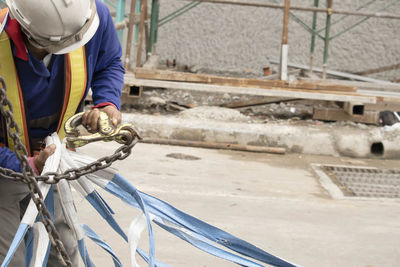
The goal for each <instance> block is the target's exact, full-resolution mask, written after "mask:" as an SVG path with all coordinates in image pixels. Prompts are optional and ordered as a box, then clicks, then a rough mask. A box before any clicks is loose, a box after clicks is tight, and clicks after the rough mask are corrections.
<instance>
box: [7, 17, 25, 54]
mask: <svg viewBox="0 0 400 267" xmlns="http://www.w3.org/2000/svg"><path fill="white" fill-rule="evenodd" d="M5 30H6V32H7V34H8V36H9V37H10V38H11V40H12V41H13V43H14V55H15V56H16V57H18V58H20V59H22V60H25V61H28V52H27V51H26V46H25V43H24V40H23V39H22V32H21V27H20V25H19V23H18V21H17V20H15V19H12V18H10V16H9V17H8V20H7V23H6V28H5Z"/></svg>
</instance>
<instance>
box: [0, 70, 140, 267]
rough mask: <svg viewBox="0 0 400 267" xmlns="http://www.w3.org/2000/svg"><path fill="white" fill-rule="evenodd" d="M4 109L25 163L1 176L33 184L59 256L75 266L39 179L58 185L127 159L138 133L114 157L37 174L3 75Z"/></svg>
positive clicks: (0, 86) (32, 192)
mask: <svg viewBox="0 0 400 267" xmlns="http://www.w3.org/2000/svg"><path fill="white" fill-rule="evenodd" d="M0 111H1V115H2V116H3V117H4V119H5V121H6V124H7V133H8V136H9V137H10V138H11V139H12V140H13V142H14V147H15V154H16V156H17V158H18V159H19V160H20V162H21V165H22V173H18V172H15V171H12V170H10V169H6V168H2V167H0V175H1V177H2V178H7V179H10V180H13V181H19V182H23V183H26V184H27V185H28V187H29V191H30V195H31V198H32V200H33V202H34V203H35V205H36V207H37V209H38V212H39V217H40V221H41V222H42V223H43V224H44V226H45V228H46V230H47V233H48V235H49V239H50V242H51V245H52V246H53V247H55V249H56V250H57V254H58V258H59V260H60V262H61V264H62V266H72V262H71V260H70V259H69V256H68V254H67V252H66V250H65V248H64V245H63V243H62V241H61V239H60V234H59V233H58V232H57V230H56V228H55V226H54V223H53V222H52V220H51V216H50V213H49V211H48V210H47V208H46V205H45V203H44V197H43V194H42V192H41V191H40V188H39V186H38V183H37V182H38V181H41V182H44V183H46V184H56V183H58V182H59V181H60V180H62V179H66V180H69V181H70V180H76V179H78V178H79V177H81V176H83V175H87V174H90V173H93V172H96V171H98V170H102V169H104V168H107V167H109V166H111V164H112V163H113V162H115V161H117V160H123V159H125V158H127V157H128V156H129V155H130V153H131V151H132V148H133V146H134V145H135V144H136V143H137V142H138V141H139V138H138V136H135V138H134V140H133V142H132V143H130V144H126V145H122V146H121V147H119V148H118V149H117V150H116V151H115V153H114V154H112V155H111V156H106V157H103V158H100V159H98V160H96V161H94V162H93V163H90V164H88V165H86V166H83V167H80V168H72V169H69V170H67V171H65V172H64V173H55V172H51V173H46V174H45V175H41V176H35V175H34V171H33V170H32V168H31V166H30V165H29V162H28V153H27V150H26V147H25V146H24V144H22V142H21V139H20V132H19V127H18V125H17V123H15V120H14V117H13V108H12V105H11V103H10V101H9V100H8V98H7V94H6V84H5V81H4V79H3V78H2V77H1V76H0Z"/></svg>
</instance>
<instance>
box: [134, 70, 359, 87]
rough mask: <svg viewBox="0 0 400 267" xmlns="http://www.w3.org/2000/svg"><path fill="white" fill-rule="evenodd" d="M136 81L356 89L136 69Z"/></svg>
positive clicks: (317, 83)
mask: <svg viewBox="0 0 400 267" xmlns="http://www.w3.org/2000/svg"><path fill="white" fill-rule="evenodd" d="M134 73H135V75H136V78H137V79H150V80H164V81H176V82H197V83H206V84H215V85H223V86H240V87H255V88H265V89H269V88H276V87H279V88H282V87H284V88H291V89H304V90H323V91H344V92H356V91H357V87H355V86H348V85H337V84H328V83H323V82H320V81H318V82H310V81H302V80H300V81H295V82H287V81H281V80H260V79H246V78H233V77H222V76H213V75H206V74H194V73H187V72H175V71H168V70H156V69H144V68H136V69H135V70H134Z"/></svg>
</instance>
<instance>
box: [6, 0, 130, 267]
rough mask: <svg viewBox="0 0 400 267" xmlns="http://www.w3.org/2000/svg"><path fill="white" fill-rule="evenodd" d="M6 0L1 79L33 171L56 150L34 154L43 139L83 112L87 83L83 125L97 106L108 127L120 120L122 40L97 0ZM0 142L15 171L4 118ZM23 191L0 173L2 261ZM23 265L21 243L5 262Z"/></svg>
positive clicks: (92, 120) (93, 118)
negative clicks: (91, 105) (90, 101)
mask: <svg viewBox="0 0 400 267" xmlns="http://www.w3.org/2000/svg"><path fill="white" fill-rule="evenodd" d="M6 2H7V6H8V9H9V10H5V9H3V10H1V11H0V23H1V26H0V76H2V77H3V78H4V79H5V81H6V84H7V96H8V98H9V99H10V100H11V102H12V104H13V107H14V118H15V119H16V120H17V122H18V124H19V128H20V129H21V140H22V141H23V143H24V144H25V145H26V147H27V150H28V153H29V154H30V158H29V162H30V165H31V166H32V167H33V168H34V169H35V171H37V172H38V173H39V172H40V171H41V169H42V168H43V166H44V163H45V161H46V159H47V158H48V157H49V156H50V155H51V154H52V153H53V152H54V149H55V147H54V146H49V147H46V148H45V149H44V150H42V151H41V152H40V153H39V152H37V151H40V148H41V145H42V142H43V139H44V138H45V137H46V136H47V135H49V134H51V133H52V132H55V131H57V132H58V133H59V135H60V136H61V137H63V136H64V130H63V124H64V123H65V121H66V120H67V119H68V118H69V117H70V116H72V115H73V114H75V113H76V112H77V111H80V110H82V108H83V103H84V99H85V97H86V95H87V93H88V90H89V88H91V89H92V92H93V95H92V97H93V101H94V105H95V108H94V109H93V110H91V111H89V112H86V113H85V115H84V116H83V120H82V121H83V124H84V125H87V126H88V127H90V128H91V130H92V131H96V130H97V120H98V118H99V110H102V111H104V112H106V113H107V114H108V115H109V117H110V118H111V120H112V122H113V124H114V125H117V124H119V123H120V121H121V113H120V111H119V107H120V96H121V88H122V85H123V75H124V69H123V66H122V63H121V60H120V58H121V54H122V52H121V46H120V44H119V41H118V37H117V34H116V31H115V28H114V24H113V21H112V18H111V16H110V13H109V11H108V9H107V7H106V6H105V5H104V4H103V3H102V2H101V1H100V0H53V1H49V0H7V1H6ZM0 142H1V144H2V147H0V166H1V167H4V168H9V169H13V170H14V171H21V165H20V163H19V161H18V160H17V158H16V156H15V154H14V152H13V146H14V145H13V141H12V139H11V138H10V137H9V136H8V135H7V132H6V125H5V122H4V118H2V120H1V124H0ZM27 195H28V187H27V186H26V185H24V184H22V183H17V182H13V181H9V180H5V179H1V178H0V226H1V227H2V231H0V262H2V261H3V259H4V257H5V255H6V253H7V250H8V248H9V246H10V244H11V241H12V239H13V237H14V235H15V232H16V229H17V228H18V225H19V220H20V209H21V207H23V206H24V205H26V201H27V200H29V198H27ZM20 201H23V202H24V203H22V202H21V203H20ZM56 201H58V200H57V199H56ZM22 204H24V205H22ZM21 205H22V206H21ZM56 207H57V203H56ZM22 212H23V211H22ZM61 217H62V215H61ZM56 220H57V218H56ZM56 223H57V221H56ZM56 227H58V225H56ZM64 228H67V227H66V226H65V225H64ZM58 230H59V231H61V232H63V231H65V232H68V230H69V229H64V230H63V229H61V230H60V229H58ZM67 250H68V253H69V254H70V256H71V257H72V258H73V261H74V265H76V264H77V262H76V261H77V256H76V247H74V245H72V247H68V245H67ZM50 262H51V260H50ZM50 262H49V263H50ZM24 265H25V262H24V247H23V246H20V247H19V249H18V250H17V252H16V255H15V256H14V258H13V261H12V263H11V265H10V266H24ZM51 265H54V266H59V265H58V264H57V263H56V262H53V263H52V264H51Z"/></svg>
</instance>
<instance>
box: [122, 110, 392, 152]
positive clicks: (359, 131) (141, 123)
mask: <svg viewBox="0 0 400 267" xmlns="http://www.w3.org/2000/svg"><path fill="white" fill-rule="evenodd" d="M201 110H203V109H201ZM213 110H214V111H216V110H223V111H224V112H225V117H226V118H227V119H226V120H223V121H221V118H219V120H215V119H214V118H215V117H216V116H218V115H213V113H212V112H211V110H210V112H209V113H204V112H202V111H200V112H199V114H198V115H197V117H195V116H194V115H192V116H190V117H189V118H187V117H185V116H180V115H179V114H178V115H165V116H160V115H158V116H157V115H146V114H139V113H133V114H132V113H124V114H123V120H124V121H126V122H130V123H133V124H134V125H136V126H137V127H138V129H139V131H140V133H141V135H142V136H143V137H145V138H162V139H178V140H188V141H205V142H220V143H233V144H240V145H255V146H270V147H284V148H286V150H287V152H289V153H303V154H318V155H330V156H350V157H361V158H365V157H375V158H399V157H400V135H399V129H398V127H386V128H384V127H375V126H366V125H363V124H355V123H333V124H324V123H321V122H316V121H314V122H313V121H309V122H302V121H290V120H289V121H284V120H280V121H275V122H267V123H257V122H256V123H254V122H252V121H251V120H249V121H241V122H238V121H234V120H232V119H231V117H232V116H234V115H230V116H227V115H226V114H227V113H228V112H229V111H230V110H229V109H223V108H214V109H213ZM194 111H195V109H193V111H192V113H194ZM185 112H186V111H185ZM231 112H233V113H234V114H236V112H237V111H234V110H233V111H231ZM207 114H208V116H207ZM217 114H218V113H217ZM241 118H242V117H241ZM373 144H379V146H380V145H382V151H381V152H379V151H378V152H377V153H375V152H372V146H373Z"/></svg>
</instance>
